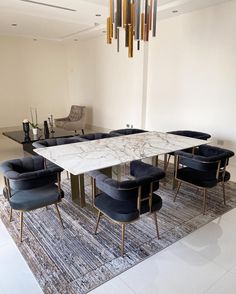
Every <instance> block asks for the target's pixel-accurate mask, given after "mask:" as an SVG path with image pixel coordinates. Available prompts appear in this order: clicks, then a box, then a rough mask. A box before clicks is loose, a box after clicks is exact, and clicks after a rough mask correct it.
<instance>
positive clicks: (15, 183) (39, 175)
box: [0, 156, 59, 190]
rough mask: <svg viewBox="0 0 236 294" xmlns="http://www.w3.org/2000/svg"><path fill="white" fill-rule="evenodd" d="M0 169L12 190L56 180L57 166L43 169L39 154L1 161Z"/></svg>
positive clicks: (42, 184) (42, 160)
mask: <svg viewBox="0 0 236 294" xmlns="http://www.w3.org/2000/svg"><path fill="white" fill-rule="evenodd" d="M0 171H1V172H2V173H3V175H4V176H5V177H6V178H7V179H9V183H10V187H11V189H13V190H27V189H33V188H36V187H41V186H44V185H48V184H51V183H56V182H57V173H58V171H59V170H58V168H57V167H53V168H48V169H44V159H43V157H41V156H29V157H24V158H20V159H13V160H8V161H5V162H3V163H2V164H1V165H0Z"/></svg>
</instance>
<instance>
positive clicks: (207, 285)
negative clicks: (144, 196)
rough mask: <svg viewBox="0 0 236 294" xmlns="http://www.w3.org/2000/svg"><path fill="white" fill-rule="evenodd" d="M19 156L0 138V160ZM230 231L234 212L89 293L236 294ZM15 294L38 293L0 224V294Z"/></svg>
mask: <svg viewBox="0 0 236 294" xmlns="http://www.w3.org/2000/svg"><path fill="white" fill-rule="evenodd" d="M22 155H23V152H22V150H21V146H20V145H19V144H17V143H15V142H13V141H11V140H9V139H7V138H4V137H1V136H0V161H2V160H6V159H9V158H14V157H20V156H22ZM2 186H3V179H2V177H0V187H2ZM235 231H236V209H233V210H231V211H230V212H228V213H226V214H225V215H223V216H222V217H220V218H218V219H216V220H214V221H213V222H211V223H209V224H207V225H206V226H204V227H202V228H201V229H199V230H197V231H195V232H194V233H192V234H190V235H188V236H187V237H185V238H183V239H182V240H180V241H178V242H176V243H175V244H173V245H171V246H170V247H168V248H166V249H165V250H163V251H161V252H159V253H157V254H155V255H154V256H152V257H151V258H149V259H147V260H146V261H144V262H142V263H140V264H138V265H137V266H135V267H133V268H131V269H130V270H128V271H126V272H124V273H123V274H121V275H119V276H117V277H116V278H114V279H112V280H110V281H109V282H107V283H105V284H104V285H102V286H100V287H99V288H97V289H95V290H93V291H91V292H90V293H91V294H107V293H109V294H116V293H117V294H118V293H122V294H130V293H140V294H141V293H143V294H146V293H148V294H152V293H155V294H162V293H163V294H169V293H171V294H180V293H181V294H185V293H186V294H189V293H191V294H201V293H206V294H213V293H214V294H222V293H224V294H231V293H232V294H235V293H236V234H235ZM15 293H17V294H21V293H24V294H31V293H34V294H37V293H42V291H41V289H40V288H39V286H38V283H37V281H36V280H35V278H34V276H33V274H32V273H31V271H30V269H29V267H28V265H27V264H26V262H25V261H24V259H23V257H22V256H21V254H20V252H19V250H18V248H17V247H16V245H15V244H14V242H13V240H12V239H11V237H10V235H9V234H8V232H7V230H6V229H5V227H4V225H3V224H2V222H1V221H0V294H15ZM68 294H69V293H68Z"/></svg>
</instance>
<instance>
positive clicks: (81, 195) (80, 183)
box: [70, 174, 86, 207]
mask: <svg viewBox="0 0 236 294" xmlns="http://www.w3.org/2000/svg"><path fill="white" fill-rule="evenodd" d="M70 181H71V196H72V201H73V202H75V203H77V204H79V205H80V206H81V207H84V206H85V205H86V202H85V192H84V175H83V174H81V175H76V176H75V175H72V174H70Z"/></svg>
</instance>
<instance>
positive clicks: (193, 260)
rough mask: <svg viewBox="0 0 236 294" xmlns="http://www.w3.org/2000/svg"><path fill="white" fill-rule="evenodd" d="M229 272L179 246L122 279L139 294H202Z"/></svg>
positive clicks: (135, 269)
mask: <svg viewBox="0 0 236 294" xmlns="http://www.w3.org/2000/svg"><path fill="white" fill-rule="evenodd" d="M225 272H226V271H225V270H224V269H222V268H220V267H219V266H217V265H216V264H214V263H212V262H209V261H208V260H207V259H205V258H203V257H202V256H200V255H199V254H197V253H196V252H194V250H192V249H190V248H188V247H186V246H184V245H183V244H181V243H180V242H178V243H175V244H174V245H173V246H170V247H169V248H167V249H166V250H163V251H161V252H160V253H158V254H156V255H154V256H153V257H151V258H149V259H147V260H146V261H144V262H142V263H140V264H139V265H137V266H135V267H133V268H132V269H130V270H128V271H127V272H125V273H123V274H121V275H120V276H119V277H120V278H121V279H122V280H123V281H124V282H125V283H126V284H127V285H128V286H129V287H130V288H131V289H132V290H133V291H135V293H139V294H144V293H145V294H146V293H148V294H152V293H153V294H154V293H155V294H169V293H170V294H173V293H174V294H179V293H181V294H185V293H186V294H189V293H191V294H200V293H204V291H206V290H207V289H208V288H209V287H210V286H211V285H212V284H213V283H214V282H216V281H217V280H218V279H219V278H220V277H221V276H223V275H224V273H225Z"/></svg>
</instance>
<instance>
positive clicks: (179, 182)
mask: <svg viewBox="0 0 236 294" xmlns="http://www.w3.org/2000/svg"><path fill="white" fill-rule="evenodd" d="M181 184H182V182H181V181H178V188H177V191H176V193H175V197H174V202H175V200H176V197H177V195H178V193H179V189H180V186H181Z"/></svg>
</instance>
